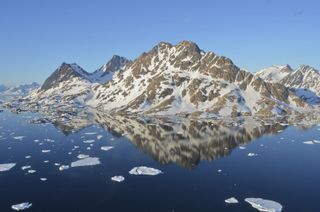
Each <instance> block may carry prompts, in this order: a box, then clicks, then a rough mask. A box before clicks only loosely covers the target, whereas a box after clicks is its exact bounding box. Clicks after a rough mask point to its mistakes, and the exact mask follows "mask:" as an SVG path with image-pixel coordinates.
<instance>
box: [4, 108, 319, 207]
mask: <svg viewBox="0 0 320 212" xmlns="http://www.w3.org/2000/svg"><path fill="white" fill-rule="evenodd" d="M39 116H40V115H39V114H36V113H22V114H13V113H10V112H2V113H0V164H3V163H16V166H15V167H14V168H12V169H11V170H9V171H6V172H0V188H1V189H0V191H1V199H0V211H10V210H11V209H10V207H11V205H13V204H17V203H21V202H31V203H32V204H33V205H32V207H31V208H30V209H28V211H68V212H71V211H184V212H185V211H220V212H222V211H257V210H256V209H254V208H252V207H251V206H250V205H249V204H248V203H246V202H244V199H245V198H247V197H260V198H264V199H270V200H274V201H277V202H279V203H281V204H282V205H283V211H308V212H313V211H314V212H316V211H318V202H317V200H318V198H319V195H320V182H319V179H320V144H316V143H315V144H313V145H308V144H304V143H303V142H304V141H308V140H314V139H319V136H320V131H319V130H318V127H317V126H306V127H305V126H298V127H297V126H286V125H281V124H279V123H276V122H274V123H272V124H270V123H269V124H268V125H253V126H251V127H247V128H246V127H237V126H219V125H210V124H207V123H205V124H203V123H201V122H198V121H195V122H188V123H184V122H180V123H172V122H170V121H164V122H161V123H159V122H157V123H154V122H153V121H152V120H151V121H147V122H142V121H141V120H133V121H132V120H130V119H123V120H119V118H116V117H115V120H112V118H110V117H107V118H105V117H103V116H102V117H101V116H95V117H93V118H92V120H94V121H88V122H86V121H84V120H82V119H77V118H74V119H73V121H72V123H69V124H66V123H63V122H59V121H57V120H51V122H50V123H45V124H32V123H30V121H31V120H34V119H35V118H37V117H39ZM97 120H98V121H97ZM99 120H100V121H99ZM101 120H104V121H101ZM113 121H114V122H113ZM123 125H125V126H123ZM123 133H124V134H123ZM98 135H99V137H100V139H97V136H98ZM19 136H24V137H23V138H21V139H15V138H14V137H19ZM101 136H103V137H101ZM48 139H50V140H48ZM89 139H90V140H95V142H94V143H92V145H91V146H90V144H88V143H84V142H83V141H85V140H89ZM239 144H240V146H241V148H239V147H240V146H239ZM75 146H79V148H76V149H75V148H74V147H75ZM101 146H113V147H114V148H113V149H111V150H108V151H102V150H101ZM242 146H244V147H245V148H242ZM88 147H91V149H87V148H88ZM42 150H51V151H50V152H47V153H43V152H42ZM248 153H254V154H256V156H254V157H248ZM79 154H87V155H90V156H91V157H98V158H99V159H100V161H101V164H100V165H96V166H85V167H77V168H70V169H67V170H63V171H59V166H56V165H55V163H59V164H61V165H70V164H71V162H73V161H76V160H78V159H77V156H78V155H79ZM26 156H31V158H28V157H27V158H26ZM47 160H48V161H49V162H47V163H45V162H44V161H47ZM26 165H30V166H31V167H32V169H34V170H36V173H33V174H29V173H27V170H22V169H21V167H22V166H26ZM142 165H143V166H148V167H153V168H157V169H159V170H161V171H162V172H163V174H159V175H156V176H135V175H130V174H129V170H131V169H132V168H133V167H135V166H142ZM115 175H122V176H124V177H125V181H123V182H121V183H117V182H114V181H111V179H110V178H111V177H113V176H115ZM40 178H47V181H41V180H40ZM230 197H235V198H237V199H238V200H239V203H238V204H226V203H225V202H224V200H225V199H227V198H230Z"/></svg>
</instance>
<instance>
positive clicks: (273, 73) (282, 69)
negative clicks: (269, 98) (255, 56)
mask: <svg viewBox="0 0 320 212" xmlns="http://www.w3.org/2000/svg"><path fill="white" fill-rule="evenodd" d="M291 72H293V70H292V68H291V67H290V66H289V65H273V66H271V67H269V68H265V69H262V70H260V71H258V72H257V73H256V74H255V75H256V76H258V77H260V78H262V79H264V80H265V81H266V82H279V81H281V80H282V79H283V78H284V77H286V76H287V75H288V74H290V73H291Z"/></svg>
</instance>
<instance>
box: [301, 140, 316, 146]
mask: <svg viewBox="0 0 320 212" xmlns="http://www.w3.org/2000/svg"><path fill="white" fill-rule="evenodd" d="M303 143H304V144H309V145H312V144H320V141H319V140H310V141H304V142H303Z"/></svg>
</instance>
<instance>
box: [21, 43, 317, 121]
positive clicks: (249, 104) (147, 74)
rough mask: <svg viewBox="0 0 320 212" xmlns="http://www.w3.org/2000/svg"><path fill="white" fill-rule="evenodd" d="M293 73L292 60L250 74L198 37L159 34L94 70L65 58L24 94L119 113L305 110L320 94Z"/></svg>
mask: <svg viewBox="0 0 320 212" xmlns="http://www.w3.org/2000/svg"><path fill="white" fill-rule="evenodd" d="M293 73H295V71H293V70H292V69H291V68H290V66H288V65H287V66H274V67H272V68H269V69H266V70H263V71H261V72H260V73H257V74H252V73H250V72H248V71H245V70H242V69H240V68H239V67H237V66H236V65H235V64H234V63H233V62H232V61H231V60H230V59H229V58H227V57H224V56H219V55H217V54H215V53H213V52H205V51H203V50H201V49H200V48H199V47H198V46H197V45H196V44H195V43H193V42H190V41H182V42H180V43H178V44H176V45H172V44H170V43H166V42H160V43H159V44H158V45H156V46H155V47H153V48H152V49H151V50H150V51H148V52H146V53H143V54H142V55H140V56H139V57H138V58H136V59H135V60H133V61H129V60H127V59H125V58H122V57H119V56H114V57H112V58H111V60H110V61H109V62H108V63H106V64H105V65H103V66H102V67H101V68H100V69H98V70H97V71H95V72H93V73H88V72H86V71H84V70H83V69H82V68H81V67H80V66H78V65H76V64H66V63H63V64H62V65H61V66H60V67H59V68H58V69H57V70H55V72H54V73H53V74H52V75H51V76H50V77H49V78H48V79H47V80H46V81H45V82H44V84H43V85H42V87H41V89H38V90H37V91H34V92H32V93H31V94H30V95H29V96H28V97H27V98H26V101H28V102H31V103H35V104H36V105H38V107H42V108H44V107H45V106H46V107H51V108H52V106H53V105H70V106H73V107H74V106H75V105H79V106H81V107H82V106H89V107H93V108H98V109H99V110H103V111H106V112H108V113H119V114H120V113H125V114H145V115H183V116H185V115H190V114H191V115H192V116H196V117H198V116H201V117H202V116H203V117H207V116H208V115H210V116H218V117H219V116H220V117H225V116H231V117H237V116H251V115H254V116H263V117H272V116H279V115H280V116H283V115H291V114H301V113H304V112H306V111H310V110H312V109H313V108H314V107H316V106H317V104H318V102H317V101H316V99H313V100H312V101H311V100H310V98H305V95H304V94H303V92H301V91H300V92H299V91H298V90H296V89H293V88H291V87H289V86H286V84H287V83H289V82H287V83H286V84H283V83H279V82H281V81H285V79H286V78H287V77H288V76H291V75H292V74H293ZM297 79H300V78H299V77H297ZM308 97H309V96H308ZM314 97H315V98H316V97H317V95H315V96H314ZM33 106H34V105H33Z"/></svg>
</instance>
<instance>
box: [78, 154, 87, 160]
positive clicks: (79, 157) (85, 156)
mask: <svg viewBox="0 0 320 212" xmlns="http://www.w3.org/2000/svg"><path fill="white" fill-rule="evenodd" d="M88 157H90V156H89V155H84V154H80V155H78V156H77V158H78V159H84V158H88Z"/></svg>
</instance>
